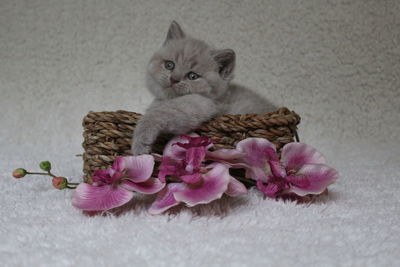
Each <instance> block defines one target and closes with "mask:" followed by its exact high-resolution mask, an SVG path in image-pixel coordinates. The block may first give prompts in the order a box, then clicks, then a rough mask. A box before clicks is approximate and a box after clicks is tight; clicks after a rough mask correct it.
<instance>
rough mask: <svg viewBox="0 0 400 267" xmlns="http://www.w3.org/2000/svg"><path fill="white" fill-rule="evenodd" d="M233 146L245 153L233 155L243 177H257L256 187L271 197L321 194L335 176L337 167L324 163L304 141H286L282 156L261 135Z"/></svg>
mask: <svg viewBox="0 0 400 267" xmlns="http://www.w3.org/2000/svg"><path fill="white" fill-rule="evenodd" d="M236 149H237V150H238V152H240V153H244V154H245V156H243V157H242V158H240V159H238V158H235V160H236V165H238V166H242V167H244V168H245V169H246V177H247V178H251V179H254V180H256V181H257V187H258V188H259V189H260V190H261V191H262V192H263V193H264V194H265V195H267V196H268V197H271V198H276V197H277V196H283V195H285V194H288V195H290V194H292V193H294V194H296V195H297V196H301V197H302V196H306V195H308V194H320V193H322V192H323V191H325V189H326V188H327V186H329V185H330V184H332V183H334V182H335V181H336V179H337V178H338V173H337V172H336V170H334V169H333V168H330V167H328V166H326V165H325V159H324V157H323V156H322V154H321V153H319V152H318V151H317V150H316V149H314V148H312V147H311V146H308V145H306V144H302V143H289V144H287V145H285V146H284V147H283V148H282V153H281V160H279V156H278V154H277V152H276V147H275V145H274V144H272V143H271V142H269V141H268V140H266V139H263V138H248V139H245V140H242V141H240V142H239V143H238V144H237V146H236ZM234 165H235V164H234Z"/></svg>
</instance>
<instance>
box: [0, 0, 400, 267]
mask: <svg viewBox="0 0 400 267" xmlns="http://www.w3.org/2000/svg"><path fill="white" fill-rule="evenodd" d="M398 14H400V4H399V2H398V1H395V0H394V1H362V0H356V1H345V0H342V1H327V0H326V1H325V0H324V1H295V0H291V1H228V0H226V1H211V0H210V1H196V2H192V1H190V2H186V1H182V0H178V1H160V2H156V1H154V0H151V1H105V0H104V1H48V0H39V1H20V0H3V1H0V114H1V115H0V123H1V124H0V177H1V179H0V181H1V182H0V192H1V194H0V203H1V206H0V226H1V227H0V241H1V242H0V265H2V266H124V265H126V266H225V265H226V266H293V265H296V266H396V265H397V264H398V255H399V254H400V227H399V222H400V206H399V205H400V197H399V195H398V189H399V186H400V175H399V172H400V167H399V165H400V152H399V151H400V150H399V149H400V145H399V141H400V138H399V131H400V120H399V118H398V116H399V112H400V80H399V77H400V46H399V38H400V35H399V34H400V32H399V25H400V16H399V15H398ZM172 19H176V20H177V21H178V22H179V23H180V24H181V25H182V26H183V28H184V29H185V30H186V31H188V32H190V33H192V34H193V35H194V36H198V37H199V38H202V39H205V40H206V41H208V42H210V43H212V44H214V45H215V46H217V47H221V48H225V47H229V48H232V49H234V50H235V51H236V52H237V55H238V62H237V70H236V78H235V80H236V81H237V82H239V83H242V84H245V85H247V86H249V87H251V88H255V89H256V90H258V91H259V92H260V93H263V94H265V95H267V96H269V97H270V98H271V99H272V100H273V101H275V102H276V103H279V104H280V105H285V106H288V107H290V108H291V109H293V110H296V111H297V112H298V113H299V114H300V115H301V116H302V123H301V127H300V130H299V133H300V136H301V138H302V141H304V142H306V143H308V144H310V145H313V146H315V147H316V148H318V150H320V151H321V152H322V153H324V154H325V155H326V158H327V161H328V164H329V165H331V166H333V167H335V168H336V169H337V170H338V171H339V172H340V174H341V178H340V179H339V180H338V182H337V183H336V184H334V185H333V186H332V187H331V193H330V195H329V196H328V197H326V198H325V199H323V201H321V202H318V203H315V204H312V205H310V206H305V205H295V204H293V203H283V202H275V201H272V200H269V199H265V200H264V199H263V197H262V195H261V194H260V193H259V192H256V191H252V192H251V193H250V194H249V195H248V196H245V197H242V198H237V199H223V200H221V201H218V202H216V203H213V204H211V205H208V206H202V207H199V208H196V209H194V210H188V209H183V210H181V211H180V212H179V213H177V214H173V215H162V216H150V215H148V214H147V213H146V212H145V208H146V207H147V206H148V205H149V203H150V202H149V201H150V200H149V199H142V198H139V199H137V200H136V202H135V201H134V202H133V203H132V204H131V205H130V206H129V207H128V208H127V209H125V210H124V212H123V213H122V215H120V216H119V217H113V216H105V217H101V216H96V217H86V216H84V215H82V214H81V213H80V212H79V211H77V210H76V209H74V208H73V207H72V206H71V203H70V198H71V192H66V191H62V192H60V191H57V190H55V189H53V188H52V186H51V183H50V180H49V179H46V178H44V177H28V178H26V179H25V178H24V179H21V180H15V179H12V178H11V175H10V173H11V171H12V170H13V169H15V168H17V167H25V168H27V169H29V170H37V169H38V168H37V163H38V162H39V161H41V160H46V159H49V160H51V161H52V163H53V165H54V166H55V168H54V172H55V173H57V174H60V175H64V176H68V177H73V179H74V180H75V181H79V179H80V177H81V175H82V171H81V168H82V162H81V159H80V158H79V157H75V155H76V154H80V153H82V148H81V147H80V144H81V142H82V137H81V133H82V128H81V119H82V117H83V116H84V115H85V114H86V113H87V112H88V111H89V110H96V111H100V110H117V109H127V110H132V111H137V112H143V111H144V109H145V107H146V106H147V105H148V104H149V103H150V100H151V98H150V95H149V93H147V92H146V90H145V89H144V81H143V77H144V75H143V73H144V68H145V64H146V62H147V60H148V59H149V57H150V56H151V54H152V52H153V51H154V50H155V49H156V48H157V47H158V46H159V45H160V44H161V43H162V41H163V39H164V37H165V34H166V29H167V28H168V24H169V22H170V21H171V20H172Z"/></svg>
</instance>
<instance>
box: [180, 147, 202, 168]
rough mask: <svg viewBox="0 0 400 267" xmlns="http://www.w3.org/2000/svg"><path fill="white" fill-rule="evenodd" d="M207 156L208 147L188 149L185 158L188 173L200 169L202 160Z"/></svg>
mask: <svg viewBox="0 0 400 267" xmlns="http://www.w3.org/2000/svg"><path fill="white" fill-rule="evenodd" d="M205 156H206V148H205V147H191V148H189V149H188V150H187V151H186V155H185V160H186V167H185V170H186V171H187V172H188V173H192V172H193V171H196V170H198V168H200V166H201V162H202V161H203V160H204V157H205Z"/></svg>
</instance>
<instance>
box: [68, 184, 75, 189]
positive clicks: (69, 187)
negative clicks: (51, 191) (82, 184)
mask: <svg viewBox="0 0 400 267" xmlns="http://www.w3.org/2000/svg"><path fill="white" fill-rule="evenodd" d="M67 188H68V189H76V187H73V186H68V185H67Z"/></svg>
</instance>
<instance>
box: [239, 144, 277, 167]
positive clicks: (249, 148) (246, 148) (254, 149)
mask: <svg viewBox="0 0 400 267" xmlns="http://www.w3.org/2000/svg"><path fill="white" fill-rule="evenodd" d="M236 149H237V150H238V151H240V152H243V153H245V154H246V156H245V157H243V160H244V161H245V163H247V164H249V165H251V166H255V167H259V168H264V167H265V166H266V165H267V164H268V163H267V162H268V160H278V154H277V153H276V148H275V145H274V144H273V143H271V142H270V141H268V140H267V139H264V138H247V139H244V140H242V141H240V142H239V143H237V145H236Z"/></svg>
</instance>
